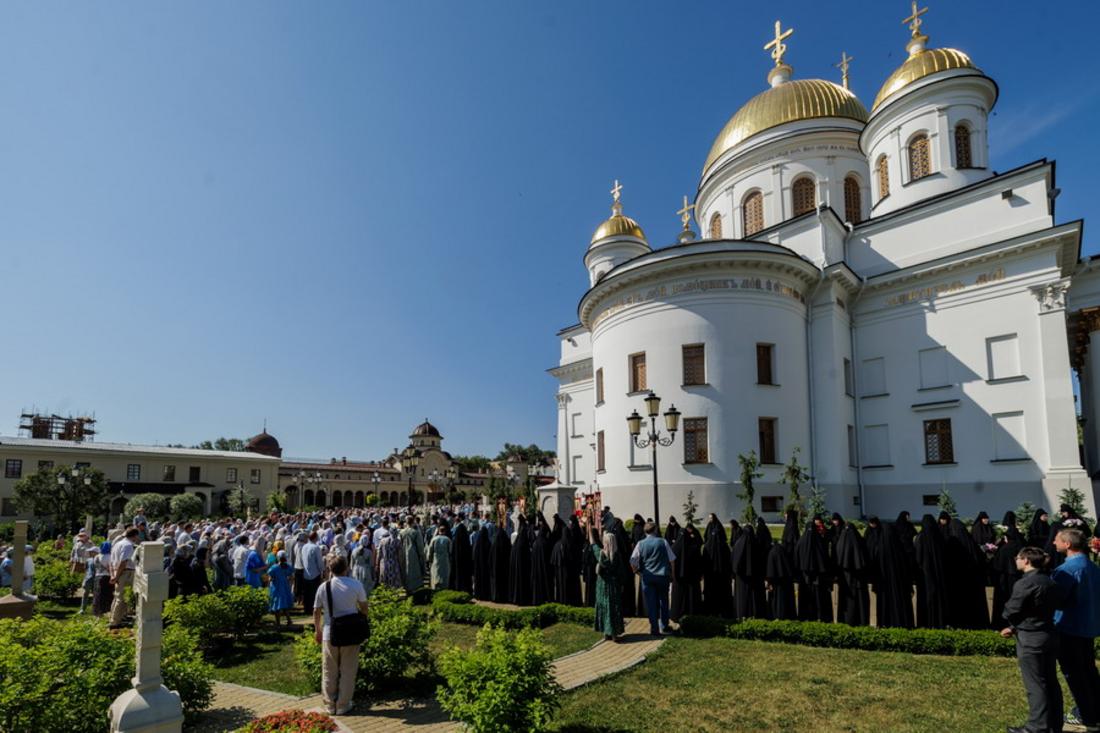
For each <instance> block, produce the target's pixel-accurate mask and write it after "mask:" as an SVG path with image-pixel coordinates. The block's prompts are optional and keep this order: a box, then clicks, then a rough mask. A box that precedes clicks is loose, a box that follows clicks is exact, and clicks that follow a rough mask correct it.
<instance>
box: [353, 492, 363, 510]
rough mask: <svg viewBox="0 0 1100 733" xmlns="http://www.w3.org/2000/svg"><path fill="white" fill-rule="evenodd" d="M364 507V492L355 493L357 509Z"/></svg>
mask: <svg viewBox="0 0 1100 733" xmlns="http://www.w3.org/2000/svg"><path fill="white" fill-rule="evenodd" d="M362 506H363V492H362V491H356V492H355V507H356V508H357V509H358V508H361V507H362Z"/></svg>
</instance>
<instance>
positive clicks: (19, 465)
mask: <svg viewBox="0 0 1100 733" xmlns="http://www.w3.org/2000/svg"><path fill="white" fill-rule="evenodd" d="M22 477H23V459H21V458H9V459H8V460H6V461H4V478H22Z"/></svg>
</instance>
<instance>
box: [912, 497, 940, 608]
mask: <svg viewBox="0 0 1100 733" xmlns="http://www.w3.org/2000/svg"><path fill="white" fill-rule="evenodd" d="M920 525H921V531H920V534H919V535H917V538H916V539H915V540H914V541H913V544H914V549H915V554H916V559H917V568H918V569H919V571H920V574H919V575H918V576H917V578H918V582H917V626H920V627H921V628H925V629H942V628H944V627H946V626H947V619H948V610H947V608H948V600H947V569H946V568H947V548H946V545H945V543H944V538H943V535H942V534H941V533H940V526H939V523H937V522H936V518H935V517H933V516H932V515H931V514H925V515H924V516H923V517H922V518H921V522H920Z"/></svg>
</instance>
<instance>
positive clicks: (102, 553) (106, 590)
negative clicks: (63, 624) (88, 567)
mask: <svg viewBox="0 0 1100 733" xmlns="http://www.w3.org/2000/svg"><path fill="white" fill-rule="evenodd" d="M94 566H95V590H94V591H93V595H92V614H93V615H95V616H102V615H103V614H105V613H107V612H108V611H110V610H111V603H112V602H114V599H115V587H114V586H113V585H111V543H110V542H104V543H103V544H101V545H100V546H99V554H98V555H96V557H95V562H94Z"/></svg>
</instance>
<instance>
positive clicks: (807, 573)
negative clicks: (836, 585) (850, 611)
mask: <svg viewBox="0 0 1100 733" xmlns="http://www.w3.org/2000/svg"><path fill="white" fill-rule="evenodd" d="M795 565H796V566H797V567H798V572H799V574H800V575H801V576H802V582H803V583H804V584H805V590H806V594H805V595H802V588H801V587H800V588H799V596H798V618H799V620H802V621H827V622H829V623H832V621H833V578H832V574H831V564H830V562H829V545H828V540H827V539H826V530H825V522H824V521H822V519H821V517H819V516H815V517H814V518H813V519H812V520H811V522H810V526H808V527H807V528H806V531H805V532H803V533H802V536H801V537H800V538H799V539H798V546H797V547H796V548H795Z"/></svg>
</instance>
